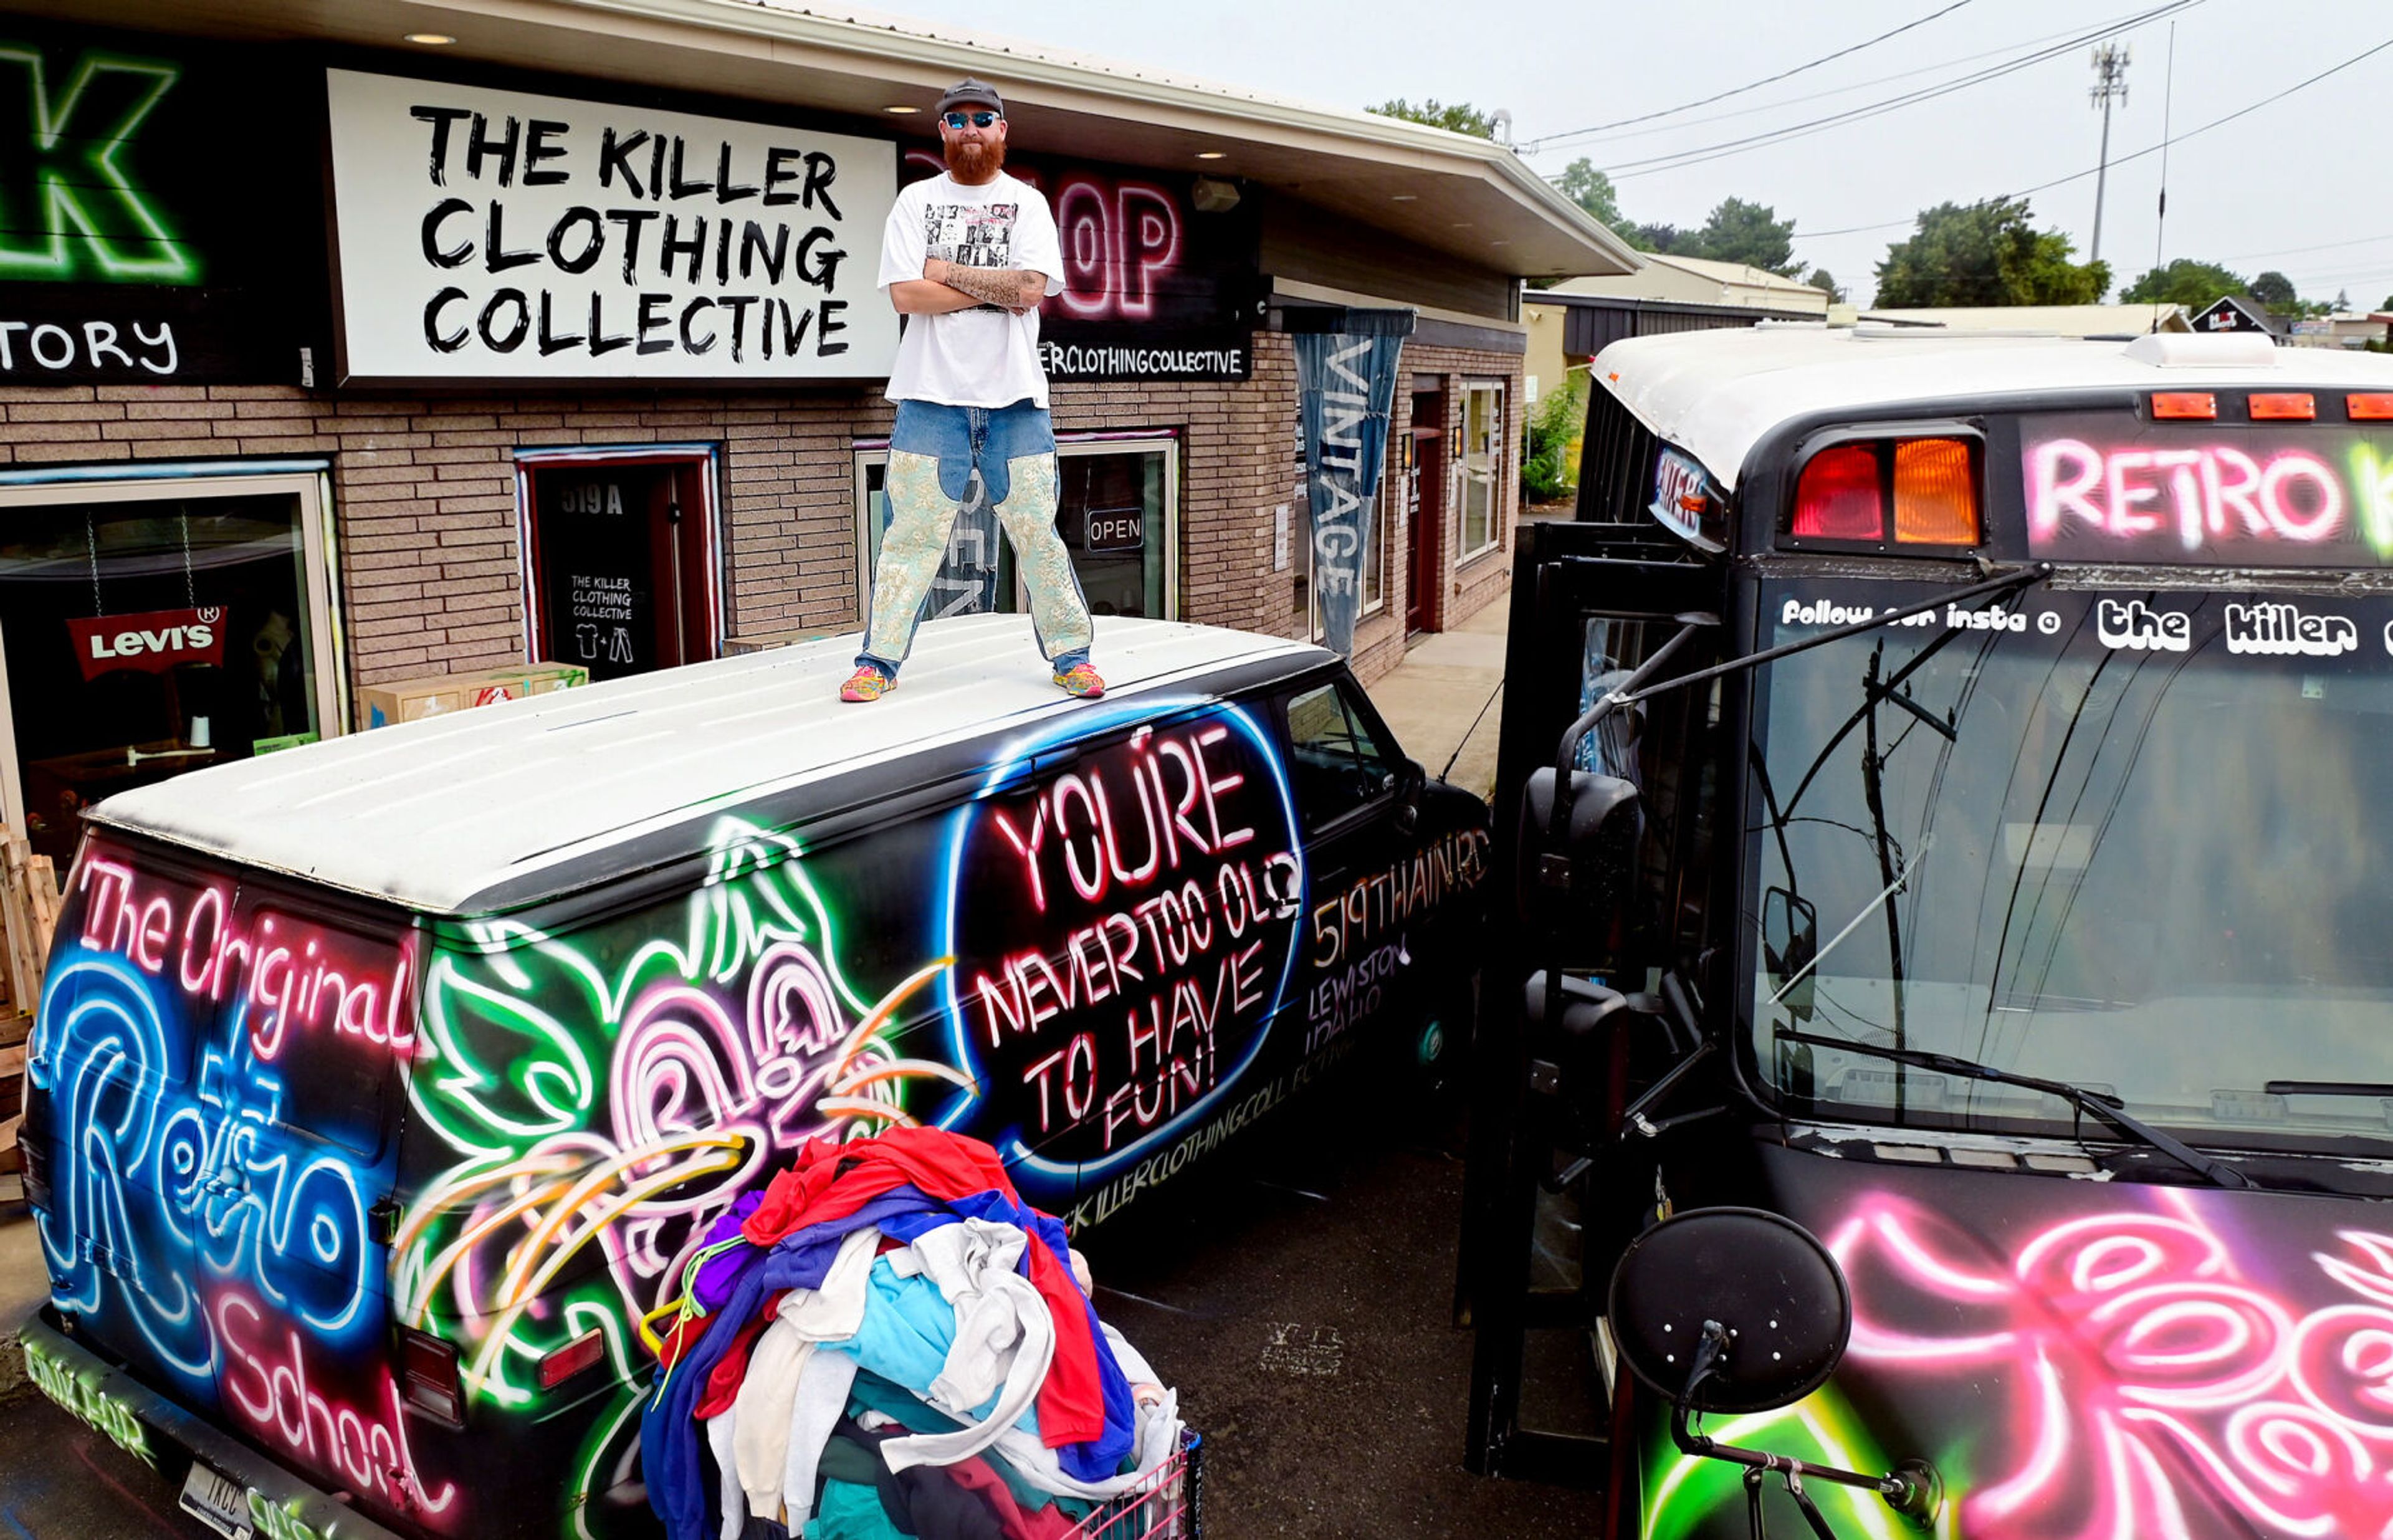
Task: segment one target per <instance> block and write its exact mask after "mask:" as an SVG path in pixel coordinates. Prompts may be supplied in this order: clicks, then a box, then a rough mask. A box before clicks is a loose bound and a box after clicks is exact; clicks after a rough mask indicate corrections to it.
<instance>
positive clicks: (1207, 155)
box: [1197, 150, 1230, 161]
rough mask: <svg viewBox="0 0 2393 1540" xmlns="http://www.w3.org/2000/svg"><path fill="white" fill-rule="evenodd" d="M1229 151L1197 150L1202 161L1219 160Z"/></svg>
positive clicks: (1198, 157)
mask: <svg viewBox="0 0 2393 1540" xmlns="http://www.w3.org/2000/svg"><path fill="white" fill-rule="evenodd" d="M1229 153H1230V152H1229V151H1228V150H1198V151H1197V159H1198V160H1200V161H1218V160H1221V159H1223V157H1225V156H1226V155H1228V154H1229Z"/></svg>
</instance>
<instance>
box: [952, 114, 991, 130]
mask: <svg viewBox="0 0 2393 1540" xmlns="http://www.w3.org/2000/svg"><path fill="white" fill-rule="evenodd" d="M967 119H969V120H971V123H972V125H973V126H974V128H987V127H989V126H991V125H993V124H997V123H999V122H1000V121H1002V120H1001V118H1000V114H998V113H995V112H950V113H948V120H947V121H948V127H949V128H961V127H962V126H963V125H964V123H965V120H967Z"/></svg>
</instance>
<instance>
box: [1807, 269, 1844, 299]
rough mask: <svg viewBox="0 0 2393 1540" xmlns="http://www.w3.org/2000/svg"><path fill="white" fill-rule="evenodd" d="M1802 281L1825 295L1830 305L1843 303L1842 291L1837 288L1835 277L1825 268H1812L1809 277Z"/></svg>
mask: <svg viewBox="0 0 2393 1540" xmlns="http://www.w3.org/2000/svg"><path fill="white" fill-rule="evenodd" d="M1804 282H1806V283H1808V284H1810V285H1811V287H1812V288H1814V289H1817V290H1820V291H1821V292H1822V293H1824V294H1826V295H1827V296H1828V303H1829V304H1831V305H1842V304H1843V303H1844V302H1845V292H1844V290H1842V289H1840V288H1838V287H1837V275H1836V274H1834V273H1832V272H1830V271H1828V269H1827V268H1812V269H1811V276H1810V277H1808V278H1806V279H1805V280H1804Z"/></svg>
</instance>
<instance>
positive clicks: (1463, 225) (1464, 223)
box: [1454, 219, 1471, 230]
mask: <svg viewBox="0 0 2393 1540" xmlns="http://www.w3.org/2000/svg"><path fill="white" fill-rule="evenodd" d="M1454 228H1456V229H1458V230H1467V229H1469V228H1471V221H1470V220H1468V219H1458V220H1456V221H1455V222H1454Z"/></svg>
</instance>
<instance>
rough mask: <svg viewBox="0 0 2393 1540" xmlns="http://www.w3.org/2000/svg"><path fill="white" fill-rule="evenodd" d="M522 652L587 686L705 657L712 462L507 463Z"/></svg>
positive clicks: (674, 456) (586, 458)
mask: <svg viewBox="0 0 2393 1540" xmlns="http://www.w3.org/2000/svg"><path fill="white" fill-rule="evenodd" d="M517 470H518V474H519V475H520V476H521V477H522V484H523V493H522V501H523V506H524V509H525V513H526V515H527V519H526V530H525V542H524V543H525V548H526V549H527V550H528V551H529V552H530V560H528V561H527V562H526V563H525V569H526V571H527V573H528V574H529V577H530V583H529V586H530V614H531V617H532V620H531V636H532V642H531V650H532V656H533V657H534V658H535V659H539V660H541V661H543V662H557V663H580V664H582V665H583V666H584V667H586V668H588V669H589V670H590V677H591V678H592V679H594V680H595V679H620V678H622V677H624V676H625V675H628V674H634V673H647V672H650V671H651V670H655V669H670V668H675V667H678V666H679V665H681V664H684V663H697V662H702V661H704V660H705V659H710V658H713V657H714V656H715V654H716V652H717V650H718V646H717V644H718V639H719V637H720V635H721V626H720V625H719V623H718V621H717V619H716V616H717V600H716V586H717V585H716V582H715V540H714V525H715V519H714V500H713V457H712V455H710V454H709V453H708V452H707V451H705V450H691V451H686V452H672V453H655V452H639V453H633V454H622V455H608V454H603V453H602V454H595V455H593V454H575V453H560V454H554V455H552V454H545V453H543V454H525V455H521V456H518V457H517Z"/></svg>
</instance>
